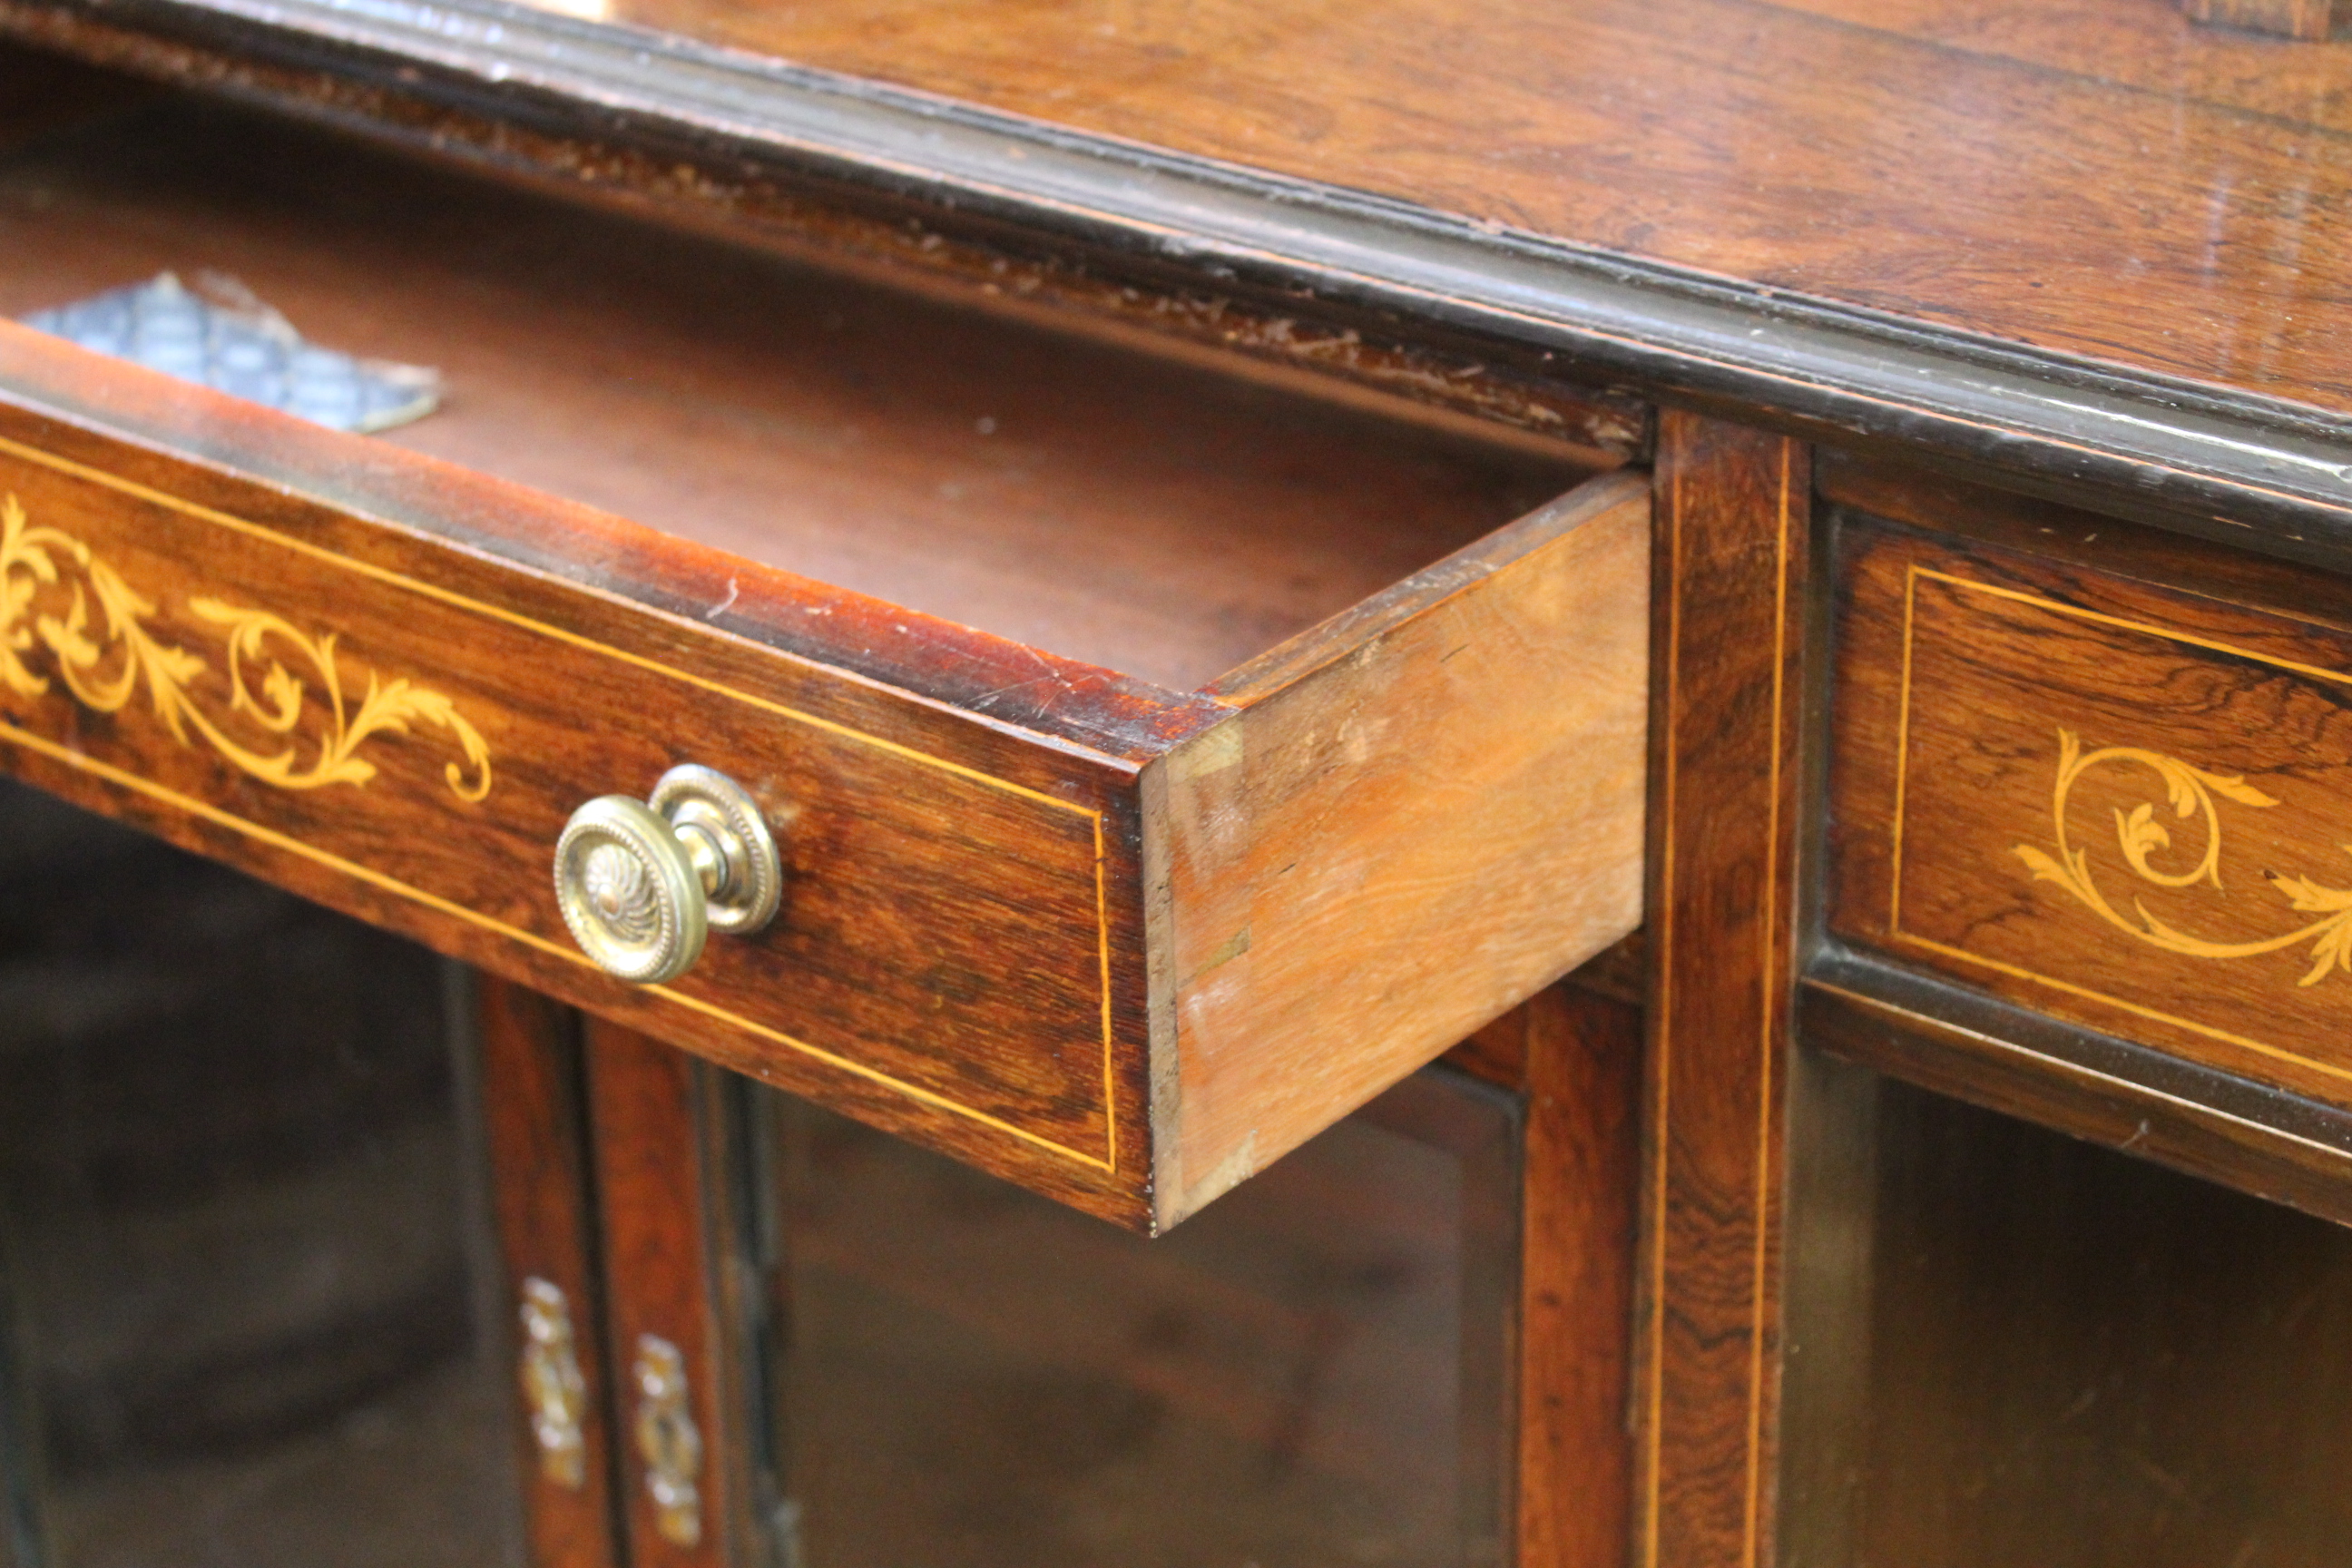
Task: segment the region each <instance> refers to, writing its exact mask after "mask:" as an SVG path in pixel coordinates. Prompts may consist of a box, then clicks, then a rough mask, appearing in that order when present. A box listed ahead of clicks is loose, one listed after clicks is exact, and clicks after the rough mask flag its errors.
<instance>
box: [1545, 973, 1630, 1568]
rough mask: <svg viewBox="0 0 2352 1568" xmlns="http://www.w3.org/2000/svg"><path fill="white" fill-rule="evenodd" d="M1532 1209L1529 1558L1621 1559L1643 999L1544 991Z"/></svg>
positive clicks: (1626, 1512) (1590, 1562) (1590, 1563)
mask: <svg viewBox="0 0 2352 1568" xmlns="http://www.w3.org/2000/svg"><path fill="white" fill-rule="evenodd" d="M1514 1016H1515V1017H1517V1018H1518V1019H1519V1020H1520V1021H1521V1028H1522V1033H1523V1041H1524V1043H1523V1046H1522V1050H1523V1053H1524V1056H1525V1059H1526V1063H1527V1080H1526V1081H1527V1089H1526V1092H1527V1097H1528V1098H1527V1118H1528V1120H1527V1133H1526V1137H1527V1152H1526V1162H1527V1163H1526V1176H1525V1179H1524V1180H1525V1185H1524V1187H1523V1189H1522V1195H1521V1203H1522V1208H1521V1210H1520V1216H1521V1218H1520V1223H1521V1233H1520V1234H1521V1237H1522V1240H1521V1247H1522V1251H1521V1255H1520V1277H1519V1556H1518V1562H1519V1568H1617V1565H1619V1564H1622V1563H1623V1562H1624V1561H1625V1548H1626V1541H1627V1536H1628V1527H1629V1526H1630V1524H1631V1522H1632V1517H1633V1433H1632V1427H1631V1423H1630V1422H1629V1421H1628V1419H1627V1417H1628V1415H1629V1413H1630V1410H1631V1407H1632V1400H1633V1377H1632V1374H1633V1298H1634V1289H1633V1286H1634V1278H1635V1270H1634V1263H1635V1250H1636V1249H1635V1237H1636V1232H1637V1230H1638V1228H1639V1213H1640V1207H1641V1205H1640V1197H1639V1194H1640V1178H1641V1121H1640V1104H1641V1074H1642V1010H1641V1009H1640V1008H1639V1007H1638V1006H1635V1005H1632V1004H1629V1003H1626V1002H1622V1001H1619V1000H1617V999H1615V998H1612V997H1609V996H1604V995H1601V994H1598V993H1595V992H1592V991H1588V990H1585V989H1582V988H1580V987H1578V986H1574V985H1570V984H1561V985H1558V986H1554V987H1553V988H1551V989H1550V990H1548V991H1544V992H1542V993H1539V994H1538V995H1537V996H1536V997H1535V998H1534V999H1532V1000H1531V1001H1529V1002H1528V1005H1526V1007H1524V1008H1523V1009H1521V1010H1520V1011H1519V1012H1518V1013H1517V1014H1516V1015H1514Z"/></svg>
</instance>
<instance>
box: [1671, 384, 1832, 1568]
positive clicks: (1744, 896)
mask: <svg viewBox="0 0 2352 1568" xmlns="http://www.w3.org/2000/svg"><path fill="white" fill-rule="evenodd" d="M1658 455H1659V463H1658V475H1657V486H1658V500H1657V504H1658V519H1657V527H1658V541H1659V542H1658V547H1657V551H1656V558H1655V570H1656V573H1657V580H1656V582H1657V585H1656V589H1655V598H1656V601H1657V605H1658V613H1657V615H1656V616H1655V617H1654V624H1655V627H1656V634H1655V635H1656V638H1657V641H1656V646H1655V649H1654V653H1653V656H1652V668H1653V670H1654V684H1653V700H1654V709H1653V717H1652V721H1651V747H1652V758H1653V760H1652V765H1651V779H1652V785H1651V787H1652V790H1653V796H1652V805H1651V814H1650V850H1649V869H1650V878H1651V885H1650V892H1649V907H1650V910H1651V920H1650V925H1649V935H1648V940H1649V952H1650V960H1651V976H1652V979H1651V985H1652V998H1653V1000H1652V1005H1651V1009H1650V1015H1649V1040H1650V1061H1649V1075H1650V1076H1649V1083H1648V1088H1647V1096H1646V1098H1647V1105H1648V1111H1647V1115H1648V1121H1649V1131H1648V1136H1647V1139H1646V1144H1647V1150H1648V1170H1647V1173H1646V1177H1647V1190H1646V1193H1645V1205H1646V1213H1645V1215H1644V1236H1643V1296H1644V1300H1643V1310H1644V1317H1645V1321H1644V1325H1643V1346H1642V1351H1643V1365H1642V1372H1641V1376H1642V1384H1641V1395H1640V1404H1639V1410H1640V1430H1641V1440H1642V1443H1643V1451H1642V1454H1641V1461H1640V1466H1641V1468H1640V1470H1639V1481H1638V1485H1637V1498H1638V1503H1637V1510H1636V1515H1635V1521H1634V1561H1635V1562H1636V1563H1639V1564H1642V1565H1643V1568H1666V1565H1671V1568H1718V1565H1721V1568H1733V1565H1738V1568H1753V1565H1755V1564H1759V1563H1769V1561H1770V1560H1771V1556H1772V1544H1771V1543H1772V1532H1773V1517H1774V1515H1773V1495H1774V1486H1775V1478H1776V1469H1777V1460H1776V1453H1777V1447H1776V1428H1777V1418H1778V1387H1779V1379H1780V1365H1779V1355H1780V1318H1779V1314H1780V1283H1779V1280H1780V1226H1781V1184H1782V1182H1783V1180H1784V1163H1785V1158H1786V1151H1785V1149H1784V1147H1783V1138H1782V1133H1783V1118H1784V1108H1785V1105H1786V1099H1785V1086H1786V1079H1787V1073H1788V1046H1789V1028H1790V1021H1789V999H1790V984H1791V974H1790V966H1791V957H1790V952H1791V934H1790V933H1791V928H1792V926H1793V922H1794V916H1795V910H1796V892H1795V889H1796V887H1797V881H1798V868H1797V866H1796V864H1795V856H1796V845H1797V817H1798V811H1797V801H1798V798H1799V796H1798V793H1797V785H1798V758H1799V755H1800V752H1799V744H1798V742H1799V731H1800V724H1799V721H1798V715H1799V714H1800V713H1801V711H1802V710H1803V680H1802V662H1801V656H1802V653H1803V648H1804V636H1803V624H1804V623H1803V613H1802V611H1803V605H1804V604H1805V596H1806V585H1807V580H1808V570H1807V565H1806V562H1807V550H1806V540H1807V532H1808V524H1809V519H1808V512H1807V498H1808V489H1809V486H1808V479H1807V475H1806V460H1805V453H1804V451H1803V450H1802V448H1801V447H1796V446H1794V445H1793V444H1791V443H1789V442H1786V441H1782V440H1780V439H1777V438H1774V437H1767V436H1764V435H1761V434H1759V433H1757V432H1754V431H1749V430H1744V429H1740V428H1738V427H1737V426H1727V425H1721V424H1717V423H1714V422H1711V421H1709V420H1706V419H1704V418H1701V417H1698V416H1692V415H1686V414H1681V413H1676V412H1672V411H1670V412H1668V413H1667V414H1665V415H1664V416H1663V417H1662V419H1661V422H1660V426H1659V448H1658Z"/></svg>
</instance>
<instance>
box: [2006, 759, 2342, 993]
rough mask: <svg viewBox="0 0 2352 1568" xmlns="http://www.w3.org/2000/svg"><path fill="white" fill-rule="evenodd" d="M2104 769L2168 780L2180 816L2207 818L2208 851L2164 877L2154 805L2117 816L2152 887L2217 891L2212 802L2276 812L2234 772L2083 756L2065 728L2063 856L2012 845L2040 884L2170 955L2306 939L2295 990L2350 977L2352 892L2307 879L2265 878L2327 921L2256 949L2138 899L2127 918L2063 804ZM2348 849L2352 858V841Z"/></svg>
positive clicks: (2058, 822)
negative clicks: (2077, 840)
mask: <svg viewBox="0 0 2352 1568" xmlns="http://www.w3.org/2000/svg"><path fill="white" fill-rule="evenodd" d="M2105 767H2111V768H2138V769H2146V770H2147V771H2148V772H2149V773H2154V774H2155V775H2156V776H2157V778H2158V780H2159V781H2161V782H2162V784H2163V785H2164V790H2165V798H2166V802H2167V804H2168V805H2170V806H2171V808H2172V813H2173V816H2175V817H2176V818H2187V817H2192V816H2193V817H2201V818H2202V819H2203V826H2204V840H2205V852H2204V853H2203V854H2202V855H2201V856H2200V857H2199V858H2197V860H2196V861H2195V863H2193V864H2192V865H2190V866H2189V868H2187V869H2186V870H2180V871H2167V870H2164V869H2163V868H2160V867H2158V865H2157V864H2155V862H2154V861H2153V860H2152V859H2151V858H2150V857H2151V856H2153V855H2156V854H2158V853H2159V852H2161V851H2163V850H2167V849H2169V848H2171V847H2172V834H2171V830H2170V829H2168V828H2167V827H2166V826H2165V825H2164V823H2163V821H2162V820H2161V819H2160V818H2159V817H2158V815H2157V808H2156V803H2155V802H2154V801H2142V802H2140V803H2139V804H2138V805H2135V806H2134V807H2132V809H2131V810H2130V811H2128V812H2125V811H2117V812H2116V814H2115V818H2116V847H2117V848H2118V849H2120V850H2121V851H2122V853H2123V858H2124V861H2125V863H2126V865H2128V866H2129V867H2130V868H2132V871H2133V873H2134V874H2135V875H2137V877H2139V879H2141V880H2143V881H2145V882H2147V883H2148V884H2150V885H2151V886H2154V887H2158V888H2188V887H2193V886H2195V885H2196V884H2198V883H2200V882H2206V883H2210V884H2211V885H2212V887H2213V888H2214V889H2217V890H2218V889H2220V888H2221V808H2220V806H2219V805H2216V804H2215V802H2216V797H2219V798H2220V799H2221V800H2227V801H2231V802H2234V803H2235V804H2237V805H2245V806H2252V807H2253V808H2255V809H2257V810H2263V811H2266V810H2268V809H2270V808H2271V807H2273V806H2274V805H2278V802H2277V801H2275V800H2273V798H2271V797H2270V796H2269V795H2264V794H2263V792H2262V791H2261V790H2258V789H2256V788H2254V787H2253V786H2252V784H2248V783H2246V781H2245V780H2244V778H2242V777H2241V776H2238V775H2236V774H2228V773H2209V772H2207V771H2206V770H2205V769H2203V768H2196V767H2191V766H2189V764H2188V763H2184V762H2181V761H2180V760H2179V759H2178V758H2176V757H2168V756H2166V755H2164V754H2163V753H2162V752H2150V751H2144V750H2142V749H2140V748H2139V747H2137V746H2105V747H2102V748H2100V749H2099V750H2097V751H2094V752H2085V751H2084V750H2083V747H2082V742H2080V741H2078V740H2076V739H2075V737H2074V735H2073V734H2072V733H2071V732H2070V731H2065V730H2061V731H2058V783H2057V788H2056V791H2055V793H2054V796H2053V802H2052V806H2051V816H2052V820H2053V826H2055V828H2056V830H2057V835H2058V853H2057V855H2056V856H2055V857H2054V858H2053V857H2052V856H2051V855H2049V854H2048V853H2046V852H2045V851H2043V850H2041V849H2037V848H2035V847H2033V846H2032V845H2030V844H2020V845H2018V846H2016V854H2017V858H2019V859H2021V860H2022V861H2024V862H2025V865H2026V868H2027V869H2028V870H2030V871H2032V873H2033V879H2034V880H2035V881H2037V882H2055V883H2057V884H2058V885H2059V886H2060V887H2062V888H2063V889H2066V890H2067V891H2068V892H2069V893H2072V894H2073V895H2074V897H2075V898H2077V899H2079V900H2082V901H2083V903H2084V904H2085V905H2087V906H2088V907H2089V908H2090V910H2091V911H2092V912H2093V913H2094V914H2096V915H2097V916H2098V917H2099V918H2100V919H2101V920H2103V921H2106V922H2107V923H2108V924H2109V925H2111V926H2113V927H2115V928H2116V930H2117V931H2122V932H2124V933H2125V934H2126V935H2128V936H2131V937H2133V938H2136V939H2137V940H2138V941H2140V942H2146V943H2147V945H2148V946H2150V947H2156V948H2161V949H2163V950H2164V951H2165V952H2177V953H2181V954H2184V955H2186V956H2188V957H2190V958H2254V957H2258V956H2260V955H2261V954H2263V953H2268V952H2281V951H2283V950H2284V949H2286V948H2290V947H2294V946H2296V945H2297V944H2299V943H2302V942H2310V943H2312V944H2313V945H2312V957H2313V959H2314V961H2315V962H2314V963H2313V964H2312V966H2311V970H2310V972H2309V973H2306V974H2305V975H2304V977H2303V978H2302V980H2300V981H2299V982H2297V984H2302V985H2316V984H2319V982H2321V981H2322V980H2325V979H2326V978H2327V976H2328V974H2329V973H2331V972H2332V971H2334V970H2337V969H2342V970H2345V971H2347V973H2352V891H2346V890H2341V889H2335V888H2327V887H2322V886H2321V885H2320V884H2319V883H2317V882H2313V881H2308V880H2305V879H2303V878H2301V877H2288V876H2282V875H2280V874H2279V873H2278V872H2275V871H2266V872H2264V873H2263V875H2264V876H2265V877H2267V878H2268V879H2270V884H2271V886H2272V887H2273V889H2277V891H2278V893H2279V894H2280V896H2281V897H2283V898H2284V899H2285V900H2286V901H2287V905H2288V907H2289V908H2290V909H2292V910H2295V911H2297V912H2299V913H2303V914H2313V915H2318V916H2320V917H2321V918H2320V919H2318V920H2316V921H2312V922H2311V923H2309V924H2307V925H2304V926H2299V927H2297V928H2296V929H2295V930H2294V931H2287V932H2284V934H2281V935H2278V936H2268V937H2261V938H2257V939H2255V940H2253V941H2251V942H2211V941H2208V940H2207V939H2205V938H2203V937H2200V936H2192V935H2190V934H2189V932H2187V931H2180V930H2178V929H2177V928H2175V927H2173V926H2169V925H2167V924H2166V923H2165V922H2164V921H2160V920H2158V918H2157V917H2156V916H2154V915H2152V914H2150V913H2149V912H2148V910H2147V906H2146V905H2145V904H2144V903H2142V902H2141V901H2140V900H2138V899H2137V898H2135V899H2133V900H2132V901H2131V908H2132V914H2131V915H2126V914H2124V913H2123V912H2122V911H2121V910H2117V909H2116V906H2115V905H2114V904H2113V903H2111V902H2109V901H2108V899H2107V896H2106V895H2105V893H2104V892H2102V891H2101V890H2100V889H2099V887H2098V884H2097V883H2096V882H2095V881H2094V880H2093V879H2092V876H2091V861H2090V853H2089V851H2088V850H2086V849H2081V848H2077V847H2074V845H2073V844H2072V842H2071V841H2070V840H2069V838H2068V837H2067V833H2066V803H2067V798H2068V797H2069V796H2070V795H2072V794H2073V793H2074V785H2075V783H2076V782H2077V781H2078V780H2080V779H2081V778H2082V777H2083V775H2084V774H2085V773H2089V772H2091V771H2092V770H2093V769H2095V768H2105ZM2345 848H2346V850H2347V852H2352V844H2347V845H2346V846H2345ZM2134 916H2137V919H2134V918H2133V917H2134Z"/></svg>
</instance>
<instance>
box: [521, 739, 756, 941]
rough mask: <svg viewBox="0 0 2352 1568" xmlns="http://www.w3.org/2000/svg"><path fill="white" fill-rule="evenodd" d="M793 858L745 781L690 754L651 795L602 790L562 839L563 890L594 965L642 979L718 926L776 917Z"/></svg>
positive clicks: (558, 892) (568, 920) (558, 895)
mask: <svg viewBox="0 0 2352 1568" xmlns="http://www.w3.org/2000/svg"><path fill="white" fill-rule="evenodd" d="M782 896H783V868H782V862H781V860H780V858H779V857H778V856H777V853H776V840H775V836H774V834H773V833H772V832H771V831H770V829H769V827H768V821H767V818H766V816H764V815H763V814H762V813H761V810H760V808H759V805H758V803H756V802H755V801H753V800H752V799H751V795H749V794H747V793H746V792H745V791H744V789H743V787H742V786H741V785H740V784H737V783H735V781H734V780H732V779H730V778H729V777H727V775H726V774H724V773H718V772H716V771H714V770H712V769H710V768H706V767H698V766H696V765H694V764H692V763H688V764H687V765H686V766H683V767H676V768H672V769H671V770H670V771H669V772H667V773H664V774H663V775H662V776H661V779H660V781H659V782H658V783H656V784H655V785H654V789H653V794H652V795H650V796H649V797H648V798H646V800H643V801H636V800H632V799H630V798H629V797H628V796H627V795H599V796H598V797H597V798H596V799H594V800H592V801H590V802H589V803H588V804H587V805H583V806H582V807H581V808H580V809H579V810H577V811H575V812H573V813H572V820H571V821H570V822H568V823H566V824H565V825H564V828H563V837H562V838H560V839H558V840H557V841H556V846H555V900H556V905H557V907H558V908H559V909H561V910H562V911H563V923H564V924H565V925H567V926H569V927H571V928H572V940H573V941H575V942H578V943H579V944H580V948H581V951H582V952H585V953H586V954H587V955H588V956H589V957H590V958H592V959H593V960H594V961H595V963H596V966H597V967H598V968H600V969H602V970H603V971H604V973H607V974H610V975H613V976H614V977H615V978H617V979H621V980H626V981H630V982H633V983H634V984H640V985H654V984H660V983H661V982H663V981H665V980H675V979H677V977H678V976H679V975H681V974H683V973H686V972H687V971H688V969H690V968H692V967H693V966H694V961H695V960H696V959H698V958H699V957H701V956H702V947H703V942H705V940H706V939H707V938H708V937H709V933H710V932H711V931H726V932H730V933H735V934H741V933H745V932H749V931H758V930H759V929H760V928H761V926H764V925H766V924H767V923H768V922H769V921H771V920H772V919H774V918H775V913H776V908H777V905H778V903H779V902H780V901H781V900H782Z"/></svg>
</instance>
